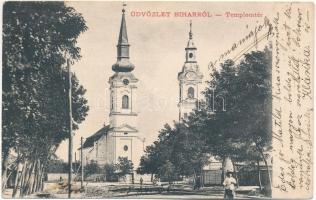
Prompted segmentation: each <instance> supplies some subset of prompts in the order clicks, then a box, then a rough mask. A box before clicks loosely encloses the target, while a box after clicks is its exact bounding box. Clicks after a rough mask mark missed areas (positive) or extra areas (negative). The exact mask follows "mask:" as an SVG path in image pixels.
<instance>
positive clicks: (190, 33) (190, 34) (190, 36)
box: [189, 20, 193, 39]
mask: <svg viewBox="0 0 316 200" xmlns="http://www.w3.org/2000/svg"><path fill="white" fill-rule="evenodd" d="M192 35H193V34H192V20H190V32H189V38H190V39H192Z"/></svg>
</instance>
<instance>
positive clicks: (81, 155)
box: [80, 137, 83, 189]
mask: <svg viewBox="0 0 316 200" xmlns="http://www.w3.org/2000/svg"><path fill="white" fill-rule="evenodd" d="M82 140H83V137H81V147H80V160H81V189H83V153H82V152H83V151H82V147H83V142H82Z"/></svg>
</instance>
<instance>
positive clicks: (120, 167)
mask: <svg viewBox="0 0 316 200" xmlns="http://www.w3.org/2000/svg"><path fill="white" fill-rule="evenodd" d="M115 169H116V171H117V175H118V176H120V177H124V176H126V175H127V174H130V173H132V172H133V169H134V164H133V163H132V161H131V160H128V158H127V157H119V158H118V163H116V164H115Z"/></svg>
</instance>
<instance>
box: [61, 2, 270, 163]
mask: <svg viewBox="0 0 316 200" xmlns="http://www.w3.org/2000/svg"><path fill="white" fill-rule="evenodd" d="M67 5H69V6H72V7H74V8H75V9H76V10H77V12H79V13H81V14H82V16H83V18H84V19H85V21H86V25H87V26H88V30H87V31H86V32H84V33H83V34H82V35H80V37H79V38H78V44H77V45H78V46H79V47H80V48H81V55H82V58H81V59H80V60H79V61H78V62H76V63H74V65H73V66H72V71H73V72H74V73H75V74H76V76H77V77H78V79H79V82H80V84H82V85H83V86H84V88H86V89H87V92H86V95H85V96H86V98H87V99H88V105H89V107H90V110H89V112H88V116H87V117H86V120H85V121H83V122H82V123H81V124H80V125H79V129H78V130H76V131H75V136H74V151H75V150H76V149H77V148H79V146H80V137H84V138H87V137H89V136H90V135H92V134H94V133H95V132H96V131H98V130H99V129H100V128H102V127H103V125H104V124H108V119H109V118H108V115H109V84H108V80H109V77H110V76H111V75H113V73H114V72H113V71H112V64H114V63H115V62H116V45H117V40H118V35H119V28H120V23H121V14H122V12H121V10H122V2H100V1H96V2H94V1H91V2H83V1H80V2H67ZM271 5H272V4H262V3H255V2H253V3H250V2H248V3H247V4H242V3H237V2H234V3H233V4H232V3H211V2H185V3H184V2H127V7H126V23H127V33H128V40H129V43H130V45H131V46H130V61H131V62H132V63H133V64H134V65H135V69H134V71H133V73H134V75H135V76H136V77H137V78H138V79H139V83H138V84H139V85H138V91H137V95H138V102H137V103H138V108H139V110H138V112H139V115H138V120H139V121H138V124H139V127H138V129H139V134H140V135H139V136H140V137H141V138H146V140H145V145H150V144H151V143H152V142H153V141H154V140H156V139H157V136H158V134H159V130H160V129H162V128H163V125H164V124H165V123H170V124H172V123H173V121H174V120H177V119H178V113H179V109H178V107H177V104H178V98H179V97H178V95H179V83H178V80H177V75H178V72H180V71H181V69H182V66H183V64H184V61H185V50H184V48H185V47H186V44H187V41H188V39H189V34H188V33H189V22H190V20H192V31H193V40H194V43H195V45H196V47H197V61H198V64H199V67H200V70H201V72H202V73H203V74H204V79H203V81H207V80H209V79H210V76H209V73H210V71H209V69H208V65H209V63H210V62H211V61H214V60H217V59H218V58H219V56H220V55H221V54H222V53H224V52H225V51H226V50H227V49H229V48H230V47H231V46H232V44H233V43H235V42H238V41H239V40H240V39H242V38H244V37H245V36H246V35H247V34H249V32H250V31H251V30H254V29H255V27H256V26H258V25H259V24H262V23H263V17H257V18H231V17H226V15H225V13H226V12H231V13H236V12H239V13H243V12H250V13H256V12H259V13H262V14H263V16H269V15H270V13H269V12H272V11H273V7H271ZM148 11H149V12H155V11H157V12H172V13H173V12H203V11H205V12H209V13H210V14H213V17H204V18H202V17H199V18H197V17H195V18H192V17H173V15H172V16H171V15H170V17H168V18H167V17H135V16H132V13H133V12H148ZM214 14H220V15H221V16H214ZM262 45H263V44H262ZM240 48H242V47H240ZM257 48H258V49H260V48H262V46H260V45H259V46H258V47H257ZM240 50H241V49H240ZM253 50H255V49H253ZM237 51H238V48H237ZM228 57H229V56H227V58H228ZM204 85H205V83H204ZM67 145H68V141H64V142H63V143H62V144H61V145H60V147H59V148H58V150H57V152H56V154H57V155H58V156H59V157H60V158H61V159H63V160H65V161H67V153H68V148H67ZM78 155H79V154H78V153H77V159H78Z"/></svg>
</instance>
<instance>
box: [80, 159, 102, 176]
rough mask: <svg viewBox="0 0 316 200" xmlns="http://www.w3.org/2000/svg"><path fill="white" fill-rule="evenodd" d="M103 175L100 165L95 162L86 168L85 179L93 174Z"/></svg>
mask: <svg viewBox="0 0 316 200" xmlns="http://www.w3.org/2000/svg"><path fill="white" fill-rule="evenodd" d="M101 173H102V169H101V167H100V166H99V165H98V163H97V162H95V161H91V163H89V164H87V165H86V166H85V167H84V177H85V178H87V177H88V176H90V175H92V174H101Z"/></svg>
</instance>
